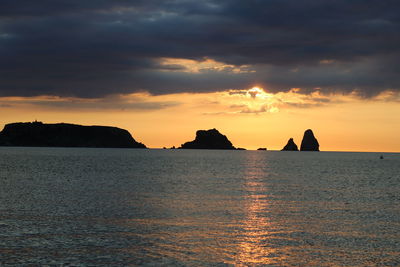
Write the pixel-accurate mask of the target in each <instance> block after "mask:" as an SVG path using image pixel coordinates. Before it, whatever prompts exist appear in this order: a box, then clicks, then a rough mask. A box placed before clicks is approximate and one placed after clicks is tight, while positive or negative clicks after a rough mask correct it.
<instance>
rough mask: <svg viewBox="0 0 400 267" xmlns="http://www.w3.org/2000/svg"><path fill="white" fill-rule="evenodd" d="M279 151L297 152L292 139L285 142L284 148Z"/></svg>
mask: <svg viewBox="0 0 400 267" xmlns="http://www.w3.org/2000/svg"><path fill="white" fill-rule="evenodd" d="M281 151H299V149H298V148H297V145H296V143H295V142H294V141H293V138H290V139H289V141H288V142H287V144H286V146H285V147H284V148H283V149H282V150H281Z"/></svg>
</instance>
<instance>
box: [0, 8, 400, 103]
mask: <svg viewBox="0 0 400 267" xmlns="http://www.w3.org/2000/svg"><path fill="white" fill-rule="evenodd" d="M398 10H400V2H399V1H395V0H363V1H361V0H355V1H345V0H337V1H321V0H301V1H298V0H297V1H295V0H264V1H261V0H247V1H239V0H218V1H217V0H215V1H212V0H205V1H195V0H141V1H140V0H138V1H132V0H113V1H107V0H97V1H95V0H93V1H77V0H68V1H67V0H53V1H47V0H38V1H31V0H20V1H15V0H3V1H1V3H0V59H1V60H0V96H36V95H54V96H75V97H88V98H98V97H103V96H106V95H112V94H128V93H133V92H140V91H148V92H150V93H151V94H169V93H179V92H213V91H221V90H226V89H233V88H235V89H245V88H250V87H251V86H253V85H260V86H263V87H264V88H266V89H267V90H268V91H271V92H279V91H288V90H290V89H291V88H302V91H303V92H310V91H312V90H313V89H314V88H320V91H321V92H323V93H324V92H326V93H331V92H344V93H349V92H352V91H354V90H356V91H358V92H359V93H360V94H361V95H364V96H367V97H368V96H375V95H377V94H379V93H380V92H382V91H384V90H388V89H390V90H392V91H398V90H399V88H400V75H399V73H400V67H399V64H398V62H399V60H400V35H399V34H398V33H399V32H400V13H399V12H398ZM166 59H167V60H166ZM182 59H185V60H190V62H192V63H191V64H189V65H190V66H189V65H188V64H186V63H187V62H188V61H185V60H182ZM210 60H211V61H210ZM165 62H170V63H171V62H172V63H171V64H165ZM174 62H175V63H174ZM204 62H214V63H215V67H214V68H213V67H212V66H209V65H207V67H205V68H197V69H196V71H191V70H192V69H193V64H198V65H199V66H201V64H202V63H204Z"/></svg>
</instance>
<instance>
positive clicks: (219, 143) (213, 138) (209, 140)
mask: <svg viewBox="0 0 400 267" xmlns="http://www.w3.org/2000/svg"><path fill="white" fill-rule="evenodd" d="M180 148H183V149H235V147H234V146H233V145H232V143H231V142H230V141H229V140H228V138H227V137H226V136H225V135H223V134H221V133H220V132H219V131H218V130H217V129H210V130H198V131H197V132H196V138H195V139H194V140H193V141H190V142H186V143H184V144H182V145H181V147H180Z"/></svg>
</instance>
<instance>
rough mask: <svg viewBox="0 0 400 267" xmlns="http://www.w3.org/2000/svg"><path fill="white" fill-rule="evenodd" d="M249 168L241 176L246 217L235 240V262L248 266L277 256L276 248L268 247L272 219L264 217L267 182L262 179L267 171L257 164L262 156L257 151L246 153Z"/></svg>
mask: <svg viewBox="0 0 400 267" xmlns="http://www.w3.org/2000/svg"><path fill="white" fill-rule="evenodd" d="M248 157H249V158H248V162H249V164H248V169H247V170H246V175H245V177H244V179H245V181H244V190H245V191H247V195H246V196H245V200H244V205H245V219H244V220H243V222H242V224H243V235H242V236H241V237H240V238H241V240H240V242H238V253H237V257H236V259H235V265H237V266H248V265H254V264H256V265H258V264H271V263H272V262H273V261H274V258H275V257H276V254H275V252H276V249H274V248H271V247H270V246H268V243H267V239H268V236H269V235H270V229H271V228H273V222H272V221H271V219H270V218H269V217H267V212H268V209H269V207H268V204H269V203H268V195H267V185H266V183H265V182H264V181H263V180H264V179H263V178H265V176H266V172H265V170H264V169H263V168H261V166H265V165H264V164H257V163H260V161H261V160H262V159H263V157H260V154H258V153H252V154H249V155H248Z"/></svg>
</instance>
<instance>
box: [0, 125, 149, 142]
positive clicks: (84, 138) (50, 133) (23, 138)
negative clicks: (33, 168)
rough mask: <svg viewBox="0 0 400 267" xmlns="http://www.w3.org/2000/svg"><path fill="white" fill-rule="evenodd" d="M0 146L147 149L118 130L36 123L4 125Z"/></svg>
mask: <svg viewBox="0 0 400 267" xmlns="http://www.w3.org/2000/svg"><path fill="white" fill-rule="evenodd" d="M0 146H40V147H108V148H146V146H145V145H144V144H142V143H139V142H137V141H136V140H135V139H133V137H132V136H131V134H130V133H129V132H128V131H127V130H124V129H120V128H117V127H109V126H83V125H76V124H68V123H56V124H45V123H42V122H38V121H35V122H19V123H10V124H7V125H6V126H5V127H4V129H3V131H1V132H0Z"/></svg>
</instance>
